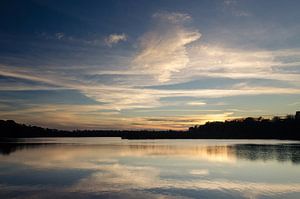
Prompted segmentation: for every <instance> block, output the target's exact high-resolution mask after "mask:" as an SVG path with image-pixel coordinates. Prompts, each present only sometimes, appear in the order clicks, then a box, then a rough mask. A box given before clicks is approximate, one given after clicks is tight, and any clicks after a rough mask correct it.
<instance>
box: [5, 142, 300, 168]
mask: <svg viewBox="0 0 300 199" xmlns="http://www.w3.org/2000/svg"><path fill="white" fill-rule="evenodd" d="M62 144H63V145H64V148H65V147H66V146H67V145H72V144H74V143H52V142H50V143H49V142H43V143H32V142H30V143H27V142H5V143H0V154H1V155H10V154H11V153H14V152H16V151H19V150H30V149H35V148H45V147H47V148H49V147H51V146H52V147H54V145H62ZM58 147H59V146H58ZM91 147H93V148H95V149H97V148H99V149H102V150H103V149H110V148H111V147H112V146H111V145H107V143H106V144H104V145H96V144H94V145H92V146H91V145H89V146H88V148H91ZM114 147H117V148H120V147H122V152H121V154H122V155H123V156H124V155H127V156H185V157H193V158H196V157H198V158H202V159H207V160H211V161H220V162H235V161H236V159H246V160H250V161H272V160H276V161H278V162H291V163H293V164H299V163H300V144H298V143H279V144H230V145H214V146H207V145H203V144H197V143H195V144H193V145H190V144H188V145H183V146H182V145H180V144H177V145H174V144H173V145H160V144H157V143H153V144H151V142H150V143H147V142H146V143H138V144H137V143H134V142H133V143H127V144H126V145H117V146H114ZM77 148H78V147H77ZM81 148H86V146H83V147H81Z"/></svg>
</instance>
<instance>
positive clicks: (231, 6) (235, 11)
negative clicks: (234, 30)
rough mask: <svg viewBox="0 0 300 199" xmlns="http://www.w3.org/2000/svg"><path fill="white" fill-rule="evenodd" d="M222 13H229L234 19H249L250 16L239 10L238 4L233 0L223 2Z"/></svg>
mask: <svg viewBox="0 0 300 199" xmlns="http://www.w3.org/2000/svg"><path fill="white" fill-rule="evenodd" d="M223 5H224V11H227V10H228V11H229V12H230V13H231V14H232V15H233V16H236V17H249V16H251V15H252V14H251V13H250V12H248V11H246V10H243V9H241V8H240V6H239V4H238V2H237V1H235V0H225V1H223Z"/></svg>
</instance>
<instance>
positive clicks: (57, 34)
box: [55, 32, 65, 40]
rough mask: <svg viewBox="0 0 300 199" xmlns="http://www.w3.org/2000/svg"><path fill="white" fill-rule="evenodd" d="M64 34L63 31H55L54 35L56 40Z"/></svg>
mask: <svg viewBox="0 0 300 199" xmlns="http://www.w3.org/2000/svg"><path fill="white" fill-rule="evenodd" d="M64 36H65V34H64V33H63V32H58V33H55V37H56V38H57V39H58V40H61V39H62V38H63V37H64Z"/></svg>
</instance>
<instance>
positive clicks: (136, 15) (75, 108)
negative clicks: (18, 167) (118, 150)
mask: <svg viewBox="0 0 300 199" xmlns="http://www.w3.org/2000/svg"><path fill="white" fill-rule="evenodd" d="M299 8H300V1H296V0H266V1H260V0H240V1H239V0H217V1H214V0H205V1H203V0H195V1H193V0H161V1H158V0H151V1H150V0H148V1H146V0H140V1H135V0H107V1H105V0H103V1H96V0H90V1H83V0H69V1H67V0H52V1H48V0H24V1H17V0H2V1H0V119H5V120H7V119H13V120H15V121H17V122H20V123H26V124H32V125H38V126H42V127H50V128H59V129H174V130H183V129H187V128H188V127H191V126H194V125H197V124H203V123H205V122H207V121H223V120H230V119H233V118H241V117H247V116H251V117H258V116H263V117H271V116H274V115H280V116H283V115H286V114H295V111H296V110H300V23H299V22H300V12H299Z"/></svg>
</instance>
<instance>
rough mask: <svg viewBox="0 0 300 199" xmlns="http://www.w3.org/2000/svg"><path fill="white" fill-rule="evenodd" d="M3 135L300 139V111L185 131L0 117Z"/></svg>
mask: <svg viewBox="0 0 300 199" xmlns="http://www.w3.org/2000/svg"><path fill="white" fill-rule="evenodd" d="M0 132H1V133H0V138H2V140H3V139H4V138H30V137H120V138H122V139H281V140H300V112H297V113H296V115H288V116H286V117H285V118H280V117H273V118H272V119H264V118H262V117H259V118H252V117H248V118H243V119H235V120H230V121H224V122H207V123H205V124H204V125H196V126H194V127H190V128H189V129H188V130H186V131H174V130H168V131H150V130H139V131H126V130H119V131H118V130H75V131H65V130H57V129H48V128H41V127H37V126H30V125H25V124H19V123H16V122H15V121H13V120H0Z"/></svg>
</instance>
